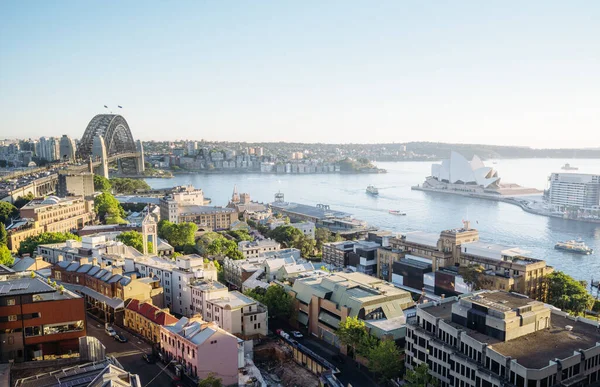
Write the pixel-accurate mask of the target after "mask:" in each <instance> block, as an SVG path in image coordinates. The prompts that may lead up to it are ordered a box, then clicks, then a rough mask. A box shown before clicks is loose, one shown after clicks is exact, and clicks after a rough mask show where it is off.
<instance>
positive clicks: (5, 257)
mask: <svg viewBox="0 0 600 387" xmlns="http://www.w3.org/2000/svg"><path fill="white" fill-rule="evenodd" d="M14 262H15V259H14V258H13V256H12V253H11V252H10V250H9V249H8V247H6V246H5V245H0V264H2V265H6V266H12V264H13V263H14Z"/></svg>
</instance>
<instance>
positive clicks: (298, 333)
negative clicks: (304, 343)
mask: <svg viewBox="0 0 600 387" xmlns="http://www.w3.org/2000/svg"><path fill="white" fill-rule="evenodd" d="M292 336H294V338H296V339H301V338H303V337H304V335H303V334H302V333H300V332H299V331H292Z"/></svg>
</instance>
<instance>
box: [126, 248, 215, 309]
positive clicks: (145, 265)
mask: <svg viewBox="0 0 600 387" xmlns="http://www.w3.org/2000/svg"><path fill="white" fill-rule="evenodd" d="M124 270H125V272H126V273H135V274H136V275H137V276H140V277H143V278H155V279H156V280H157V281H158V283H159V284H160V286H161V287H162V288H163V289H164V292H163V294H162V295H163V297H164V300H163V301H161V304H160V305H164V306H165V307H167V308H169V309H170V310H171V312H172V313H176V314H178V315H181V316H188V317H189V316H192V315H193V314H194V307H193V305H192V297H191V294H190V288H189V284H190V283H191V282H192V281H193V280H195V279H207V280H214V281H216V280H217V269H216V267H215V265H214V263H212V262H209V263H206V264H205V263H204V258H202V257H201V256H199V255H197V254H190V255H184V256H180V257H177V258H176V259H175V261H173V260H172V259H170V258H163V257H158V256H142V257H135V258H125V266H124ZM155 305H156V303H155Z"/></svg>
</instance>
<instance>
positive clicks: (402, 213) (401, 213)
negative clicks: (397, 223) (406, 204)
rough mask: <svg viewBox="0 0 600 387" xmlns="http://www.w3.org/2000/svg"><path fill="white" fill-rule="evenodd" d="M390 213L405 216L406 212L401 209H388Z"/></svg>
mask: <svg viewBox="0 0 600 387" xmlns="http://www.w3.org/2000/svg"><path fill="white" fill-rule="evenodd" d="M390 214H392V215H400V216H405V215H406V212H402V211H399V210H390Z"/></svg>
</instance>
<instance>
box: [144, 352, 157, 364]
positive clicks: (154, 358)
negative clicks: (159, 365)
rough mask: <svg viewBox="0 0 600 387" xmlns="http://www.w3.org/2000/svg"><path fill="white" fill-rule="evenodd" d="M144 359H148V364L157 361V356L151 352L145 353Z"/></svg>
mask: <svg viewBox="0 0 600 387" xmlns="http://www.w3.org/2000/svg"><path fill="white" fill-rule="evenodd" d="M142 359H144V360H145V361H146V363H148V364H154V363H156V357H155V356H154V355H153V354H151V353H145V354H144V355H143V356H142Z"/></svg>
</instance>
